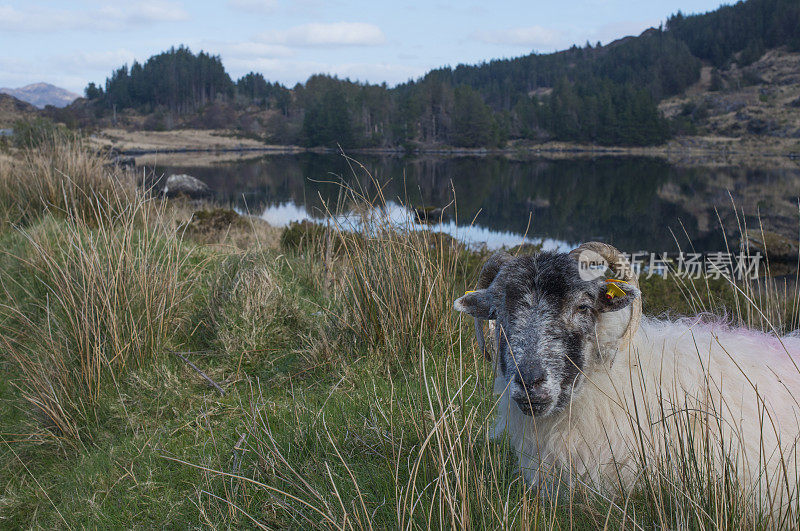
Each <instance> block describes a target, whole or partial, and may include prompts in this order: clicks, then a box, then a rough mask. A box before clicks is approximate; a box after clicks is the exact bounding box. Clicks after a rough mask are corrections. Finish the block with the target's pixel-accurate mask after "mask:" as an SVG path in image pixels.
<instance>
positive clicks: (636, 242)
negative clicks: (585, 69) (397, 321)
mask: <svg viewBox="0 0 800 531" xmlns="http://www.w3.org/2000/svg"><path fill="white" fill-rule="evenodd" d="M358 158H359V160H360V162H361V164H363V168H361V167H358V166H356V167H355V169H353V167H352V166H351V163H349V162H348V161H347V160H345V159H344V158H343V157H341V156H338V155H321V154H312V153H304V154H299V155H272V156H266V157H263V158H260V159H255V160H249V161H244V162H241V161H240V162H231V163H222V164H217V165H214V166H205V167H191V166H168V165H164V166H160V167H158V168H156V172H157V173H159V174H167V175H168V174H170V173H189V174H191V175H194V176H196V177H198V178H200V179H201V180H203V181H205V182H206V183H207V184H208V185H209V186H210V187H211V188H212V189H213V190H214V192H215V194H216V195H217V198H218V199H220V200H221V201H223V202H227V203H230V204H232V205H233V206H235V207H236V208H238V209H240V210H243V211H244V210H247V211H249V212H259V213H261V214H262V217H264V219H267V220H268V221H270V222H273V223H275V224H278V225H281V224H286V223H288V222H289V221H292V220H299V219H306V218H308V217H314V218H320V217H322V216H323V213H324V212H325V203H326V202H327V203H328V204H329V205H335V204H336V203H337V200H340V199H341V197H342V190H341V186H340V184H339V183H340V182H346V183H347V184H348V185H350V186H353V187H355V188H357V189H359V190H363V191H364V193H365V194H367V195H368V196H370V197H373V196H374V194H375V193H376V189H375V187H374V186H373V185H372V182H373V181H372V179H371V178H370V176H369V175H368V174H367V172H368V173H369V174H371V175H372V176H373V177H374V178H375V180H377V181H378V182H381V183H385V185H384V187H383V194H384V195H385V197H386V199H387V200H388V201H391V202H392V203H393V204H407V205H412V206H414V207H426V206H427V207H445V206H447V205H450V206H448V207H447V208H446V209H445V211H444V214H445V223H444V225H443V227H442V228H443V229H444V230H445V231H448V232H451V233H454V234H458V233H460V234H462V235H463V237H465V238H466V239H468V240H470V241H473V242H474V241H486V242H487V244H489V246H490V247H496V246H498V245H511V244H516V243H519V242H520V241H522V235H523V234H525V233H526V229H527V235H528V238H529V239H530V240H533V241H539V240H542V239H544V240H546V241H547V242H548V245H553V246H556V247H562V246H566V245H568V244H569V243H572V242H581V241H586V240H589V239H600V240H604V241H607V242H609V243H612V244H614V245H616V246H618V247H620V248H621V249H626V250H629V251H634V250H649V251H672V250H675V248H676V244H675V239H676V236H675V235H678V240H680V241H681V245H683V246H685V245H686V242H687V238H686V236H684V233H685V234H686V235H688V239H690V240H691V242H692V244H693V245H694V248H695V249H696V250H698V251H714V250H720V249H724V248H725V245H724V239H723V234H722V231H720V230H719V229H718V223H717V217H716V215H717V214H716V211H715V208H716V209H717V211H719V212H720V215H721V216H722V217H723V221H725V222H726V226H727V227H728V228H729V231H730V229H731V228H732V229H733V230H734V231H735V230H736V229H737V227H736V221H735V218H732V217H731V215H732V214H729V213H726V212H728V211H730V212H732V209H731V208H730V199H729V198H728V196H727V192H726V190H731V192H732V193H733V195H734V197H735V198H736V199H737V201H739V200H740V201H741V203H738V204H739V206H740V207H742V208H744V207H748V208H749V207H750V206H751V203H752V205H755V206H757V207H758V208H761V209H762V216H767V217H769V220H768V221H769V222H770V223H772V224H777V225H780V223H783V222H784V220H783V219H782V217H781V215H780V212H782V211H783V210H782V209H784V207H786V205H788V208H789V212H791V211H792V209H793V212H794V214H793V215H794V216H795V217H794V219H793V220H791V219H789V220H788V221H785V222H786V223H794V224H795V225H796V212H797V210H796V208H797V207H796V202H795V203H792V200H793V197H794V196H796V195H797V190H798V189H799V187H798V184H800V170H798V169H797V168H790V169H782V170H775V171H768V170H750V169H745V168H738V167H727V168H719V167H716V168H689V169H687V168H678V167H675V166H672V165H670V164H668V163H667V162H665V161H663V160H660V159H652V158H642V157H638V158H636V157H631V158H618V157H616V158H611V157H607V158H598V159H571V160H544V159H528V160H524V159H523V160H512V159H510V158H507V157H461V158H434V157H422V158H414V159H408V158H400V157H374V156H359V157H358ZM762 190H772V191H773V192H771V193H770V194H767V193H766V192H762ZM762 193H763V194H764V197H763V198H762V196H761V194H762ZM764 201H767V202H766V203H764ZM794 201H796V200H794ZM762 203H763V204H762ZM793 205H794V206H793ZM767 207H768V208H767ZM726 209H727V210H726ZM751 210H752V212H748V213H747V216H752V215H753V214H755V207H754V208H752V209H751ZM747 216H746V217H747ZM747 219H749V220H750V223H751V226H757V224H756V223H755V222H754V221H753V218H752V217H750V218H747ZM473 220H474V223H473Z"/></svg>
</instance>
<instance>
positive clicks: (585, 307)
mask: <svg viewBox="0 0 800 531" xmlns="http://www.w3.org/2000/svg"><path fill="white" fill-rule="evenodd" d="M591 310H592V307H591V306H589V305H588V304H581V305H579V306H578V311H579V312H581V313H588V312H590V311H591Z"/></svg>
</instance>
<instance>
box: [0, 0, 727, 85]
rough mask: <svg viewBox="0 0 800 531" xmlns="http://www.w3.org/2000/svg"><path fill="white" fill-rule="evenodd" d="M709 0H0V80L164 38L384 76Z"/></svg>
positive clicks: (484, 57)
mask: <svg viewBox="0 0 800 531" xmlns="http://www.w3.org/2000/svg"><path fill="white" fill-rule="evenodd" d="M720 3H721V2H720V0H670V1H666V0H638V1H631V0H562V1H554V0H526V1H496V2H486V1H485V0H484V1H482V2H473V1H471V0H462V1H460V2H455V1H449V0H427V1H426V0H414V1H410V2H400V1H393V2H380V1H377V0H373V1H347V0H296V1H289V0H215V1H198V0H193V1H190V0H108V1H99V0H75V1H56V0H0V87H11V88H16V87H20V86H23V85H27V84H29V83H35V82H40V81H44V82H47V83H52V84H54V85H57V86H60V87H64V88H66V89H68V90H71V91H73V92H76V93H82V92H83V89H84V88H85V87H86V85H87V83H89V82H90V81H94V82H96V83H103V82H104V81H105V78H106V77H107V76H108V75H109V74H110V73H111V71H112V70H113V69H114V68H117V67H119V66H121V65H123V64H126V63H127V64H130V63H131V62H132V61H133V60H134V59H136V60H138V61H140V62H144V61H146V60H147V58H148V57H150V56H151V55H154V54H156V53H158V52H161V51H163V50H166V49H168V48H169V47H171V46H177V45H180V44H185V45H187V46H189V47H190V48H191V49H192V51H194V52H198V51H200V50H205V51H206V52H209V53H212V54H214V55H220V56H221V57H222V61H223V64H224V65H225V67H226V69H227V71H228V73H229V74H230V75H231V77H232V78H233V79H234V80H235V79H237V78H238V77H240V76H242V75H244V74H246V73H247V72H250V71H255V72H260V73H262V74H263V75H264V77H265V78H267V79H268V80H270V81H279V82H281V83H283V84H286V85H287V86H293V85H294V84H295V83H297V82H304V81H305V80H306V79H307V78H308V77H309V76H310V75H311V74H315V73H326V74H335V75H338V76H339V77H342V78H345V77H347V78H350V79H352V80H359V81H368V82H371V83H383V82H386V83H388V84H389V85H390V86H392V85H395V84H397V83H402V82H404V81H407V80H408V79H413V78H417V77H419V76H421V75H423V74H424V73H425V72H427V71H428V70H430V69H432V68H436V67H440V66H445V65H451V66H455V65H457V64H460V63H466V64H474V63H480V62H482V61H488V60H491V59H495V58H505V57H516V56H519V55H525V54H528V53H531V52H533V51H535V52H538V53H548V52H553V51H557V50H562V49H564V48H568V47H570V46H571V45H572V44H578V45H583V44H585V43H586V42H587V41H589V42H591V43H592V44H595V43H597V42H598V41H600V42H602V43H603V44H607V43H608V42H611V41H613V40H615V39H618V38H620V37H624V36H626V35H638V34H639V33H641V32H642V31H644V30H645V29H647V28H649V27H653V26H655V27H657V26H658V25H659V24H661V23H662V22H664V21H665V20H666V18H667V17H668V16H669V15H670V14H672V13H675V12H677V11H678V10H680V11H682V12H683V13H701V12H705V11H709V10H713V9H716V8H717V7H718V6H719V5H720Z"/></svg>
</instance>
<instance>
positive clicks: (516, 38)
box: [472, 26, 565, 50]
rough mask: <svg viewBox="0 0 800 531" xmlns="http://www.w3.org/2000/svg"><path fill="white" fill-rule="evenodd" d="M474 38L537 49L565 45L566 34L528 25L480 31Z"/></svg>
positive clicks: (489, 42)
mask: <svg viewBox="0 0 800 531" xmlns="http://www.w3.org/2000/svg"><path fill="white" fill-rule="evenodd" d="M472 37H473V38H475V39H477V40H479V41H481V42H485V43H487V44H508V45H513V46H526V47H529V48H536V49H548V50H550V49H554V48H557V47H559V46H563V45H564V42H565V39H564V35H563V34H562V33H561V32H560V31H557V30H554V29H552V28H546V27H544V26H527V27H521V28H508V29H503V30H494V31H478V32H475V33H474V34H473V35H472Z"/></svg>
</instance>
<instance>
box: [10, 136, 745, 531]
mask: <svg viewBox="0 0 800 531" xmlns="http://www.w3.org/2000/svg"><path fill="white" fill-rule="evenodd" d="M64 149H65V148H64ZM70 149H73V148H70ZM62 153H69V154H70V155H69V156H70V157H73V158H75V159H76V160H78V161H80V157H89V158H91V155H89V154H85V153H83V154H81V153H80V152H74V151H70V150H66V151H62ZM30 160H31V159H28V163H27V164H29V166H28V170H30V171H33V170H32V169H31V168H39V167H40V165H39V163H35V164H34V163H31V162H30ZM92 160H93V161H94V159H92ZM56 162H58V164H61V162H59V161H58V160H57V161H56ZM71 167H72V168H73V171H91V172H95V171H100V170H98V169H97V168H98V166H97V165H96V161H94V162H92V161H81V164H79V165H73V166H71ZM80 168H84V170H80ZM37 171H38V170H37ZM103 171H104V170H103ZM27 174H28V173H25V172H23V173H21V174H14V173H8V172H7V173H5V174H2V175H0V178H2V179H4V181H0V188H1V189H3V190H6V192H7V193H6V195H5V196H3V195H2V193H0V202H2V200H3V199H2V198H3V197H6V198H7V197H9V194H10V195H13V193H12V192H13V190H15V189H17V188H19V187H20V186H22V184H21V183H20V179H21V178H23V176H24V175H27ZM46 175H48V176H49V177H45V178H44V179H46V180H47V179H50V180H52V179H55V181H53V182H51V181H50V180H48V181H47V187H46V188H47V189H51V188H52V189H55V188H57V187H58V186H60V184H59V183H58V177H57V176H58V175H59V174H58V173H57V172H50V173H47V174H46ZM89 177H90V176H86V175H84V176H83V178H81V179H78V178H75V179H73V181H74V182H91V180H90V178H89ZM94 177H96V176H94ZM120 182H121V179H120ZM114 186H116V185H114ZM9 190H11V191H12V192H8V191H9ZM104 190H106V192H104V193H105V195H103V196H102V197H101V196H98V195H92V194H91V193H86V194H74V195H73V197H74V198H75V199H74V201H73V202H71V203H70V202H67V203H63V204H62V205H61V207H60V208H53V207H52V204H51V203H52V198H47V197H45V196H41V197H40V198H39V199H37V197H36V196H35V195H30V196H26V199H25V200H26V202H27V203H26V204H31V205H32V206H31V207H30V209H29V210H26V211H25V215H22V216H20V215H19V214H20V212H21V211H20V207H19V205H20V204H21V203H19V202H18V201H16V200H13V201H6V205H7V206H8V205H11V207H10V208H7V209H6V210H2V208H0V212H7V213H11V214H13V218H12V217H6V218H5V219H4V220H0V221H1V222H0V250H1V251H0V270H1V271H2V273H0V308H2V311H0V329H2V330H3V334H4V336H3V337H4V338H6V341H5V342H4V343H0V371H2V374H3V375H4V378H2V379H0V437H2V438H1V439H0V526H2V527H9V528H31V527H43V528H78V527H88V528H97V527H104V528H119V527H164V526H167V527H179V528H185V527H223V528H225V527H234V528H238V527H259V526H266V527H271V528H272V527H274V528H308V527H313V528H318V527H321V528H328V527H341V528H370V527H372V528H394V527H398V526H402V527H409V528H429V527H451V528H464V527H474V528H511V527H514V528H531V527H548V528H576V529H595V528H598V527H603V526H604V525H607V526H610V527H618V526H620V525H621V524H623V523H624V524H626V525H627V526H629V527H631V528H636V527H640V526H641V527H645V528H652V527H654V526H658V525H663V526H666V527H671V526H672V527H674V526H675V525H676V524H677V522H678V520H677V518H678V517H676V516H671V515H673V513H674V514H682V515H684V516H686V515H687V514H688V515H690V518H689V519H688V520H687V521H689V522H695V525H698V526H706V527H713V522H712V520H711V516H709V517H708V518H706V516H702V515H701V516H700V517H698V518H697V519H695V520H692V517H691V515H693V514H695V512H697V513H698V514H699V511H696V509H695V506H694V505H693V503H695V502H696V501H697V500H704V501H701V502H698V503H701V504H702V509H703V510H706V509H709V507H712V506H713V504H714V503H717V502H718V501H719V499H718V498H715V497H714V492H715V491H714V488H716V487H717V485H716V484H715V483H713V482H710V483H708V484H704V483H703V481H704V479H705V477H704V476H703V474H702V473H701V472H697V471H687V472H686V473H685V474H684V476H687V475H691V474H695V473H696V476H692V477H694V479H693V481H694V483H693V484H692V485H693V486H692V488H693V489H694V490H693V491H692V492H691V493H690V494H687V497H686V498H682V497H681V496H680V495H677V494H676V492H675V488H674V484H673V487H670V486H669V484H665V483H664V482H659V481H655V482H654V483H653V488H652V489H651V490H650V491H646V490H645V491H642V492H637V493H635V494H634V495H633V496H632V497H631V498H630V499H629V500H627V501H626V500H625V499H624V498H622V497H619V496H618V497H614V498H613V499H611V500H604V499H599V498H598V497H597V496H595V495H593V494H591V493H588V492H585V491H582V490H581V489H577V490H576V492H575V493H574V497H572V498H567V499H566V500H564V499H560V500H558V501H557V503H556V504H555V506H553V505H551V503H550V502H548V501H547V500H546V499H545V498H544V497H540V496H538V495H537V493H536V492H533V491H532V490H531V488H529V487H527V486H526V485H525V484H524V483H523V482H522V481H521V479H520V476H519V474H518V471H517V469H516V466H515V457H514V456H513V453H512V452H511V450H510V448H509V445H508V443H507V441H505V440H504V439H499V440H495V439H494V438H493V437H492V436H491V429H492V427H493V424H492V418H493V413H492V407H493V405H494V398H493V396H492V393H491V388H492V381H491V368H490V367H489V366H488V364H486V363H485V362H484V360H483V359H482V356H481V355H479V354H478V353H477V352H476V351H475V348H474V346H473V340H472V327H471V323H470V322H467V321H464V320H462V319H461V318H460V317H459V315H458V314H457V313H455V312H453V311H452V310H451V304H452V300H453V298H454V297H455V296H456V295H457V294H460V293H463V290H465V289H468V287H469V286H471V285H472V283H473V282H474V279H475V277H476V273H477V271H478V269H479V267H480V264H481V263H482V260H483V259H484V258H485V257H484V256H480V255H474V254H471V253H469V252H467V251H466V250H465V249H464V248H463V247H461V246H459V245H458V244H456V243H455V242H452V241H451V240H450V239H448V238H446V237H442V236H439V235H435V234H429V233H410V234H409V233H402V232H397V231H393V230H391V229H390V228H389V227H387V226H386V225H385V224H382V223H381V222H380V220H379V221H378V222H377V224H373V225H368V227H369V229H368V230H367V229H362V230H361V231H360V232H352V231H349V230H347V228H346V227H341V226H336V225H333V226H331V227H330V228H329V229H328V230H320V229H319V228H318V227H315V226H312V227H308V226H306V227H294V228H292V229H290V230H288V231H287V232H286V233H285V234H284V237H283V238H282V241H283V247H282V248H279V249H267V248H261V247H258V246H256V247H253V248H251V249H248V250H246V251H239V250H236V249H232V248H230V247H220V246H214V245H210V244H208V243H206V242H207V241H209V237H208V236H209V235H208V232H209V231H204V232H203V234H202V235H201V236H202V237H198V238H197V239H194V240H193V239H190V238H187V239H181V238H180V233H179V232H178V233H176V227H175V225H174V224H171V223H170V222H169V219H168V216H165V215H164V213H165V210H164V209H165V206H164V205H162V204H160V203H158V201H155V200H152V199H149V198H147V197H145V196H140V195H133V196H131V195H129V194H130V190H129V189H128V188H124V190H123V192H120V193H118V191H115V189H114V188H113V187H112V188H110V189H106V188H104ZM86 191H87V192H88V189H87V190H86ZM351 195H352V197H351V199H352V200H354V201H364V197H363V196H360V195H359V194H357V193H355V192H354V191H351ZM121 198H126V199H125V201H127V202H125V201H122V199H121ZM117 199H119V201H117V202H114V201H116V200H117ZM380 201H381V199H380V198H378V199H376V200H375V201H373V202H371V204H375V202H377V203H380ZM108 204H114V205H119V206H122V207H123V208H121V209H119V208H116V207H115V208H101V206H102V205H108ZM126 205H128V206H131V209H126V208H125V207H126ZM26 208H27V207H26ZM166 208H168V207H166ZM78 213H81V214H80V215H78ZM223 225H224V224H223ZM219 230H223V231H227V230H229V228H228V227H225V226H221V227H219ZM237 230H247V227H239V228H238V229H237ZM642 286H643V290H644V293H645V310H646V312H647V313H651V314H659V313H661V312H663V311H665V310H670V311H671V312H672V313H673V314H675V313H678V314H679V313H687V314H688V313H693V312H695V311H698V310H699V309H708V310H711V311H718V312H722V311H726V312H728V311H730V312H733V311H734V310H735V309H736V308H737V304H739V305H741V304H742V301H741V300H738V301H737V298H736V296H735V295H734V294H733V292H732V291H731V288H730V286H727V285H724V284H723V283H710V284H708V285H706V284H703V285H698V286H696V290H695V288H689V287H687V286H679V285H676V284H675V283H674V282H673V281H672V280H662V279H658V278H654V279H650V280H646V281H643V282H642ZM112 288H113V289H112ZM70 290H72V292H73V293H74V295H75V297H74V298H73V299H74V301H75V302H74V303H69V304H68V303H66V302H64V301H66V300H68V299H67V298H63V297H62V299H63V300H62V301H61V302H59V301H58V300H55V299H54V297H55V298H56V299H57V297H56V296H57V295H58V294H60V293H62V292H65V291H66V292H69V291H70ZM682 290H683V291H682ZM687 293H688V295H689V296H688V297H687ZM81 296H82V297H81ZM73 299H69V300H73ZM93 301H94V302H97V301H100V302H102V303H103V304H99V303H96V304H94V305H92V304H91V303H92V302H93ZM143 301H144V302H143ZM159 301H160V302H159ZM169 301H172V302H169ZM85 303H89V306H86V304H85ZM159 308H160V309H159ZM167 310H168V311H167ZM89 316H95V317H96V318H95V319H89V318H88V317H89ZM70 323H72V324H70ZM75 323H80V324H79V325H76V324H75ZM54 330H55V331H56V332H57V333H56V332H54ZM87 334H88V336H87ZM84 337H90V338H92V341H88V342H86V341H84V342H81V341H80V340H81V338H84ZM9 338H10V339H9ZM132 338H140V339H136V340H133V339H132ZM81 345H83V347H82V346H81ZM175 352H180V353H181V354H182V355H183V356H185V357H186V358H188V359H189V360H190V361H192V362H193V363H194V364H195V365H196V366H197V367H199V368H200V369H201V370H202V371H203V372H204V373H205V374H207V375H208V376H209V377H210V378H211V379H213V380H214V381H215V382H216V383H218V385H219V386H220V387H221V388H222V389H223V390H224V392H225V394H224V395H222V394H220V393H219V392H218V391H217V390H216V389H214V388H213V387H211V386H209V385H208V383H207V382H206V381H205V380H204V379H203V378H202V377H201V376H200V375H199V374H198V373H197V372H195V371H194V370H193V369H192V368H191V367H189V365H187V364H186V363H185V362H184V361H183V360H182V359H180V358H179V357H178V356H177V355H176V354H175ZM81 360H91V361H92V362H93V363H95V365H94V367H95V370H94V371H93V372H92V374H93V375H94V376H93V377H92V379H89V380H86V379H85V378H84V377H83V376H84V370H83V369H82V368H81V367H82V366H81V364H80V362H81ZM54 361H55V362H58V364H56V365H54V364H53V362H54ZM59 364H60V365H59ZM43 378H44V379H43ZM42 382H44V383H45V384H47V385H41V384H42ZM51 382H57V383H59V385H60V386H61V388H59V389H60V390H58V389H57V390H56V391H57V392H56V394H55V398H57V399H58V400H60V401H61V402H62V403H65V404H66V403H71V404H73V405H72V406H70V408H67V409H65V411H66V417H67V418H68V421H69V425H70V426H72V427H73V429H72V431H70V430H64V429H59V428H58V426H54V425H53V423H52V420H51V419H48V418H47V417H46V416H43V415H42V407H41V402H42V397H45V398H47V397H51V398H52V396H53V395H52V393H51V391H52V389H53V387H52V386H49V383H51ZM48 393H51V394H48ZM680 463H682V464H684V465H686V464H691V463H692V461H691V460H684V461H681V462H680ZM681 477H682V476H680V473H677V472H676V473H675V474H674V475H671V476H668V477H667V479H668V480H670V481H672V480H675V481H678V480H680V479H681ZM725 503H726V504H727V505H725V507H727V508H728V509H730V510H731V511H732V513H731V514H730V515H727V516H726V518H727V519H726V520H720V521H725V522H727V523H728V525H734V526H735V525H743V524H752V525H754V526H755V527H758V526H759V525H758V524H759V523H758V522H755V521H753V520H751V519H750V520H749V519H748V517H747V516H746V515H745V516H742V514H745V513H746V511H744V510H741V507H739V506H738V505H737V504H736V501H735V500H733V501H726V502H725ZM678 510H680V511H681V512H680V513H678V512H676V511H678ZM693 511H695V512H693ZM709 514H711V515H712V516H713V515H714V514H716V513H714V512H713V510H711V511H709ZM704 518H706V519H704Z"/></svg>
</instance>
